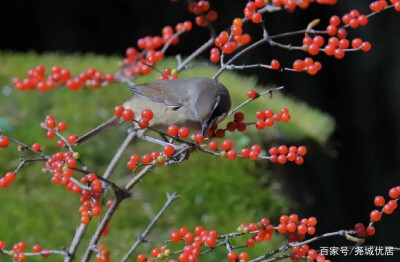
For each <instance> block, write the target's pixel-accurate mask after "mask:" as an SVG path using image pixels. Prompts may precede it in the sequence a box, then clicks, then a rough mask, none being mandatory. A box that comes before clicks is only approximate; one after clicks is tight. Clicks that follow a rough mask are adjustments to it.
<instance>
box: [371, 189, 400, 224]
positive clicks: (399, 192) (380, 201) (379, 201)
mask: <svg viewBox="0 0 400 262" xmlns="http://www.w3.org/2000/svg"><path fill="white" fill-rule="evenodd" d="M389 197H390V198H391V199H390V200H389V201H388V202H387V203H385V198H384V197H383V196H377V197H375V199H374V204H375V206H377V207H382V211H379V210H376V209H375V210H373V211H372V212H371V214H370V218H371V222H378V221H379V220H381V218H382V214H386V215H390V214H392V213H393V211H394V210H395V209H396V208H397V201H399V198H400V186H397V187H393V188H391V189H390V190H389Z"/></svg>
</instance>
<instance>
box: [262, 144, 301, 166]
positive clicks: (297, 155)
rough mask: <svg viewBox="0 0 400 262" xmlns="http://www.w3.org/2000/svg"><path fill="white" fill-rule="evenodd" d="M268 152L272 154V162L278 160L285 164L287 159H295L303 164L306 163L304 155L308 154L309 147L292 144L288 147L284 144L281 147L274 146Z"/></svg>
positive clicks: (297, 162)
mask: <svg viewBox="0 0 400 262" xmlns="http://www.w3.org/2000/svg"><path fill="white" fill-rule="evenodd" d="M268 152H269V153H270V155H271V156H270V158H269V160H270V161H271V162H272V163H276V162H278V163H279V164H285V163H286V162H287V161H291V162H293V161H294V162H295V163H296V164H297V165H301V164H303V163H304V158H303V156H304V155H305V154H307V148H306V147H305V146H299V147H295V146H290V147H289V148H288V147H287V146H285V145H282V146H279V147H272V148H270V149H269V151H268Z"/></svg>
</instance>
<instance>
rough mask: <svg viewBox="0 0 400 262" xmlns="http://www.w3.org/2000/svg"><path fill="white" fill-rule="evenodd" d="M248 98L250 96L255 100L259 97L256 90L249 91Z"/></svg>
mask: <svg viewBox="0 0 400 262" xmlns="http://www.w3.org/2000/svg"><path fill="white" fill-rule="evenodd" d="M247 96H248V97H249V98H250V99H254V98H256V97H257V92H256V91H254V90H249V91H248V92H247Z"/></svg>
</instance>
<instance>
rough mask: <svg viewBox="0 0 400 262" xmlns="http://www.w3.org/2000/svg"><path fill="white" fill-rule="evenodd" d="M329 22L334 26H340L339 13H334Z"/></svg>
mask: <svg viewBox="0 0 400 262" xmlns="http://www.w3.org/2000/svg"><path fill="white" fill-rule="evenodd" d="M329 23H330V24H331V25H334V26H339V25H340V18H339V17H338V16H337V15H334V16H332V17H331V18H330V19H329Z"/></svg>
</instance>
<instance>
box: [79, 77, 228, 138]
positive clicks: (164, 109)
mask: <svg viewBox="0 0 400 262" xmlns="http://www.w3.org/2000/svg"><path fill="white" fill-rule="evenodd" d="M130 91H131V92H132V94H133V96H132V98H131V99H129V100H128V101H126V102H125V103H124V104H123V106H124V108H125V109H131V110H133V111H134V112H135V113H136V114H137V113H140V112H142V111H143V110H144V109H151V110H152V112H153V115H154V117H153V119H152V120H151V121H150V124H149V127H151V128H153V129H155V130H157V131H160V132H166V130H167V128H168V127H169V126H170V125H178V126H180V127H183V126H185V127H187V128H189V129H190V131H191V132H193V133H195V132H201V133H202V135H203V136H205V135H206V134H207V132H208V130H209V129H210V128H211V127H212V126H213V125H214V124H218V123H219V122H221V121H222V120H223V119H224V118H225V117H226V116H227V115H228V113H229V110H230V108H231V97H230V94H229V91H228V89H226V87H225V86H223V85H222V84H221V83H220V82H218V81H217V80H214V79H210V78H204V77H195V78H187V79H177V80H160V81H155V82H150V83H146V84H140V85H134V86H132V87H131V88H130ZM119 124H121V121H120V119H119V118H118V117H116V116H113V117H112V118H110V119H109V120H107V121H106V122H104V123H103V124H101V125H99V126H98V127H96V128H95V129H93V130H91V131H89V132H88V133H86V134H84V135H83V136H81V137H80V138H79V139H78V140H77V141H76V142H75V143H74V144H75V145H79V144H82V143H84V142H86V141H87V140H88V139H90V138H91V137H93V136H95V135H97V134H99V133H100V132H102V131H103V130H105V129H107V128H110V127H113V126H118V125H119Z"/></svg>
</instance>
